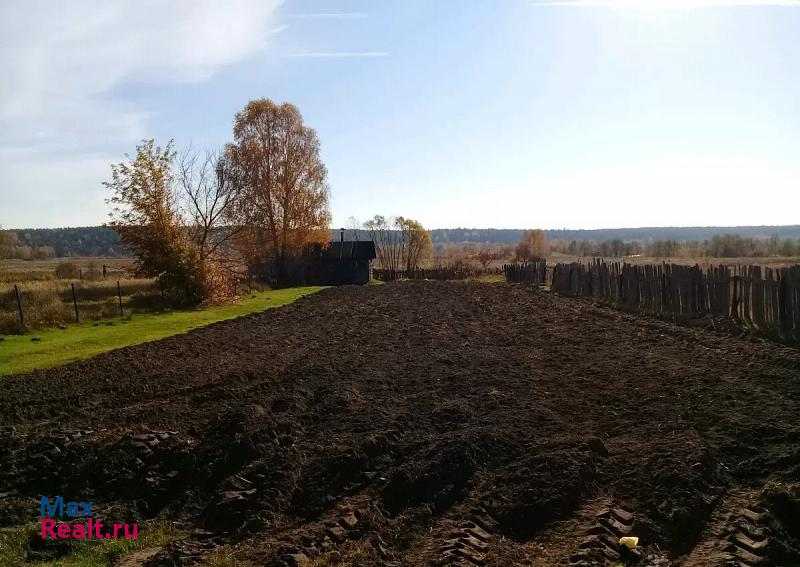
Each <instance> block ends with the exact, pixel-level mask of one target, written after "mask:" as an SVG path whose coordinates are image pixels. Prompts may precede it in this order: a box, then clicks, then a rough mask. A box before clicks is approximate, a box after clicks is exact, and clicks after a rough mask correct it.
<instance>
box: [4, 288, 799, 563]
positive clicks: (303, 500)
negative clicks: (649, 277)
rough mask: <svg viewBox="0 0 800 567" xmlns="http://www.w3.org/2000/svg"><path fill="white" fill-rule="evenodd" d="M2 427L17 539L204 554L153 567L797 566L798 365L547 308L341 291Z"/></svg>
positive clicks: (242, 323)
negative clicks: (179, 526) (80, 526)
mask: <svg viewBox="0 0 800 567" xmlns="http://www.w3.org/2000/svg"><path fill="white" fill-rule="evenodd" d="M0 423H1V424H2V427H0V493H11V494H10V495H5V496H3V497H0V524H2V525H9V524H14V523H19V522H23V521H25V520H26V519H27V518H28V517H29V516H32V515H34V514H35V513H36V512H37V509H36V508H35V506H34V505H31V500H30V498H31V497H34V498H35V497H37V496H38V495H40V494H45V495H64V496H65V497H71V498H76V499H81V500H86V499H91V500H93V501H95V502H96V504H95V508H96V509H97V510H98V511H100V512H101V513H103V512H104V513H106V514H108V515H109V516H114V517H119V518H121V517H129V518H136V519H140V520H142V519H147V518H154V517H166V518H173V519H178V520H181V521H184V522H185V523H186V524H187V526H189V527H191V529H192V530H194V533H193V535H192V536H190V537H188V538H185V539H183V540H180V541H176V542H173V544H170V545H169V546H168V547H167V548H165V549H164V550H162V551H161V552H160V553H158V554H156V555H154V556H152V557H150V558H149V559H148V560H147V561H148V564H149V565H173V564H175V565H177V564H183V562H185V561H186V560H187V559H191V558H199V557H202V556H203V555H204V554H206V553H208V552H209V551H210V550H212V549H214V547H215V546H217V545H220V544H223V543H227V544H235V545H236V549H237V550H238V553H239V554H240V556H242V557H244V558H249V559H250V560H252V561H253V562H254V563H255V564H256V565H293V564H296V563H298V564H303V563H305V562H307V561H306V560H307V559H314V560H316V563H314V564H316V565H337V564H341V565H432V564H443V565H452V564H464V565H496V566H507V565H537V566H539V565H540V566H546V565H604V564H605V563H606V562H610V561H613V562H614V563H613V564H619V563H623V564H626V565H628V564H639V565H679V564H681V563H684V562H685V563H686V564H687V565H726V564H728V563H727V562H729V561H739V563H737V564H740V565H751V564H764V565H782V566H787V565H800V520H798V517H800V491H799V490H798V489H797V485H796V484H795V483H796V482H797V481H798V480H800V478H799V477H800V353H798V351H797V350H792V349H789V348H786V347H780V346H777V345H773V344H770V343H767V342H764V341H761V340H757V339H753V338H749V337H732V336H729V335H725V334H722V333H719V334H717V333H713V332H708V331H702V330H697V329H685V328H679V327H675V326H672V325H670V324H667V323H663V322H659V321H654V320H650V319H644V318H637V317H634V316H631V315H626V314H623V313H619V312H615V311H612V310H609V309H605V308H601V307H597V306H593V305H591V304H589V303H587V302H583V301H580V300H571V299H565V298H559V297H555V296H553V295H550V294H547V293H544V292H540V291H537V290H534V289H531V288H526V287H513V286H506V285H490V284H476V283H449V282H407V283H405V282H402V283H395V284H387V285H383V286H374V287H352V288H338V289H331V290H326V291H324V292H321V293H319V294H317V295H314V296H310V297H308V298H305V299H302V300H300V301H298V302H297V303H295V304H293V305H291V306H287V307H285V308H281V309H276V310H272V311H268V312H265V313H263V314H257V315H252V316H249V317H244V318H241V319H237V320H233V321H229V322H223V323H218V324H216V325H212V326H210V327H207V328H204V329H199V330H196V331H193V332H191V333H188V334H186V335H182V336H178V337H173V338H170V339H166V340H163V341H159V342H156V343H150V344H146V345H141V346H137V347H131V348H126V349H122V350H118V351H114V352H111V353H108V354H105V355H102V356H98V357H96V358H93V359H91V360H88V361H85V362H81V363H77V364H72V365H69V366H66V367H63V368H57V369H52V370H48V371H42V372H36V373H32V374H28V375H21V376H14V377H9V378H6V379H3V380H0ZM743 522H745V523H746V522H750V524H748V525H747V526H745V527H742V526H743V525H744V524H743ZM625 535H634V536H637V537H639V538H640V548H639V550H637V551H636V552H632V553H626V552H623V551H622V550H621V548H620V546H619V544H618V542H619V538H620V537H621V536H625ZM742 535H744V536H746V537H744V538H742V537H741V536H742Z"/></svg>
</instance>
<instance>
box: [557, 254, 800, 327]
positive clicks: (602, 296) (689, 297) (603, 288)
mask: <svg viewBox="0 0 800 567" xmlns="http://www.w3.org/2000/svg"><path fill="white" fill-rule="evenodd" d="M552 290H553V291H555V292H558V293H561V294H565V295H574V296H581V297H588V298H591V299H593V300H595V301H598V302H602V303H607V304H610V305H613V306H614V307H618V308H621V309H625V310H629V311H636V312H641V313H646V314H650V315H655V316H658V317H666V318H671V319H676V320H677V319H680V320H691V319H701V318H706V317H708V318H712V319H724V320H727V321H730V322H732V323H735V324H736V325H737V326H740V327H743V328H748V329H752V330H755V331H758V332H759V333H762V334H765V335H768V336H772V337H774V338H778V339H781V340H785V341H789V342H800V266H794V267H791V268H766V267H761V266H712V267H709V268H702V267H700V266H681V265H675V264H663V265H660V266H659V265H651V266H638V265H631V264H622V263H618V262H613V263H608V262H604V261H601V260H594V261H593V262H592V263H590V264H579V263H573V264H557V265H556V266H555V268H554V269H553V273H552Z"/></svg>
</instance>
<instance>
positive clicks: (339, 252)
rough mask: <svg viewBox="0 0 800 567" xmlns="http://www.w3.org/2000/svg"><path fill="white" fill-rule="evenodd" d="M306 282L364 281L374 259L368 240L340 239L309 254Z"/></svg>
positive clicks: (338, 283)
mask: <svg viewBox="0 0 800 567" xmlns="http://www.w3.org/2000/svg"><path fill="white" fill-rule="evenodd" d="M310 256H311V257H310V260H311V265H310V271H309V272H310V273H309V275H308V281H309V283H314V284H317V285H350V284H366V283H367V282H369V277H370V264H371V262H372V260H374V259H375V243H374V242H372V241H371V240H340V241H339V242H331V243H330V245H329V246H328V247H326V248H317V249H315V250H313V251H311V253H310Z"/></svg>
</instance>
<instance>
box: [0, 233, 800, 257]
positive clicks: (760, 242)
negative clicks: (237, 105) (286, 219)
mask: <svg viewBox="0 0 800 567" xmlns="http://www.w3.org/2000/svg"><path fill="white" fill-rule="evenodd" d="M545 232H546V234H547V239H548V240H549V241H550V245H551V248H553V250H554V251H557V252H563V253H569V254H573V255H576V256H629V255H633V254H645V255H648V256H710V257H737V256H738V257H752V256H776V255H780V256H796V255H800V225H791V226H739V227H661V228H614V229H600V230H547V231H545ZM522 233H523V231H522V230H513V229H494V228H445V229H434V230H431V231H430V235H431V240H432V241H433V244H434V246H436V245H461V244H477V245H486V246H496V245H503V244H516V243H517V242H519V241H520V239H521V238H522ZM5 236H6V238H5V239H4V242H3V243H2V245H0V246H1V247H2V250H0V257H11V258H20V259H26V260H27V259H41V258H52V257H58V258H63V257H69V256H107V257H124V256H127V255H128V252H127V250H126V249H125V247H124V246H123V245H122V244H121V242H120V240H119V235H118V234H117V233H116V232H114V231H113V230H111V229H109V228H106V227H102V226H86V227H73V228H36V229H16V230H7V231H5ZM339 238H340V232H339V229H334V230H332V231H331V239H332V240H338V239H339ZM354 238H361V239H365V238H368V234H367V232H366V231H364V230H359V231H358V234H357V235H356V233H355V231H354V230H352V229H348V230H346V231H345V239H347V240H352V239H354Z"/></svg>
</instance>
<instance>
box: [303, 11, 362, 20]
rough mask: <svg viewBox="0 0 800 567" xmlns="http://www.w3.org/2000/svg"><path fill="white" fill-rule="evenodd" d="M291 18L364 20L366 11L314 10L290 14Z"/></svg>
mask: <svg viewBox="0 0 800 567" xmlns="http://www.w3.org/2000/svg"><path fill="white" fill-rule="evenodd" d="M288 17H290V18H297V19H299V20H363V19H364V18H366V17H367V15H366V14H365V13H364V12H314V13H309V14H289V15H288Z"/></svg>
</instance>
